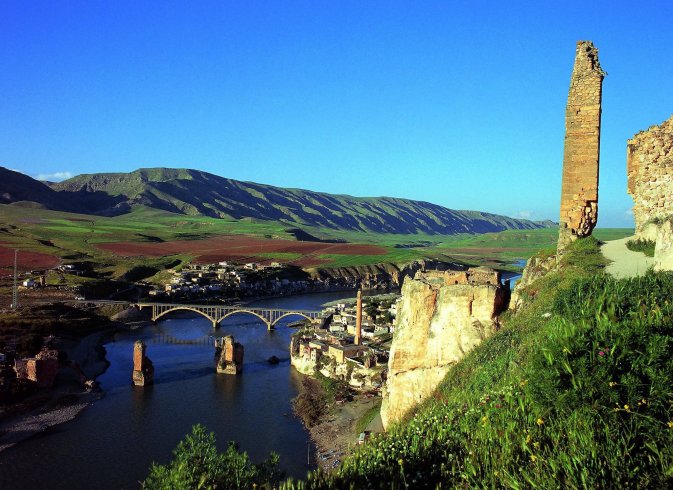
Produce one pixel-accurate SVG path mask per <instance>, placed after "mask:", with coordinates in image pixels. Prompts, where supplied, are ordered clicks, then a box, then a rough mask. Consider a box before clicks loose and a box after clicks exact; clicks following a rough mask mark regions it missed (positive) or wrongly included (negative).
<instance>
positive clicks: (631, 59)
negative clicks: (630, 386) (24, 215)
mask: <svg viewBox="0 0 673 490" xmlns="http://www.w3.org/2000/svg"><path fill="white" fill-rule="evenodd" d="M671 21H673V2H671V1H670V0H666V1H659V2H647V1H645V2H626V1H616V0H612V1H604V2H591V1H588V0H584V1H581V2H574V1H548V2H540V1H539V0H538V1H530V2H524V1H490V2H485V1H470V2H453V1H451V2H449V1H442V2H432V1H425V2H414V1H409V2H396V1H379V2H377V1H362V0H358V1H341V0H340V1H331V2H327V1H318V0H307V1H291V0H286V1H282V2H274V1H245V2H241V1H216V2H198V1H197V2H137V1H122V0H115V1H114V2H102V1H91V0H88V1H84V2H75V1H71V2H44V3H43V2H38V1H30V2H28V1H25V0H20V1H10V0H3V1H2V2H0V73H1V74H2V75H1V76H0V94H2V95H1V96H0V165H3V166H6V167H9V168H12V169H15V170H19V171H22V172H24V173H27V174H29V175H32V176H40V177H43V178H44V177H48V178H51V179H57V178H59V177H60V178H62V177H63V176H67V175H70V174H72V175H75V174H78V173H91V172H113V171H116V172H120V171H131V170H134V169H136V168H139V167H156V166H166V167H188V168H196V169H200V170H205V171H208V172H212V173H215V174H218V175H222V176H225V177H231V178H236V179H242V180H250V181H255V182H261V183H268V184H274V185H279V186H286V187H300V188H306V189H312V190H317V191H326V192H332V193H342V194H351V195H357V196H379V195H386V196H395V197H407V198H412V199H419V200H424V201H430V202H434V203H437V204H441V205H444V206H447V207H451V208H457V209H479V210H485V211H491V212H496V213H502V214H507V215H510V216H525V217H532V218H535V219H543V218H551V219H554V220H557V219H558V205H559V201H560V191H561V189H560V187H561V168H562V156H563V134H564V110H565V103H566V96H567V91H568V85H569V80H570V72H571V70H572V63H573V57H574V53H575V43H576V41H578V40H580V39H588V40H593V41H594V43H595V44H596V46H597V47H598V49H599V52H600V53H599V55H600V59H601V64H602V66H603V68H604V69H605V70H606V71H607V72H608V76H607V77H606V79H605V82H604V85H603V89H604V92H603V132H602V144H601V176H600V179H601V181H600V189H599V193H600V196H599V215H600V221H599V226H631V225H632V219H631V217H630V216H629V215H628V210H629V209H630V207H631V206H632V202H631V199H630V197H629V196H628V195H627V194H626V174H625V167H626V162H625V160H626V159H625V155H626V140H627V139H628V138H630V137H632V136H633V134H635V133H636V132H638V131H640V130H642V129H646V128H647V127H649V126H651V125H653V124H659V123H661V122H662V121H664V120H665V119H667V118H668V117H670V115H671V114H672V113H673V97H671V92H672V90H673V83H672V81H673V50H671V46H673V29H671Z"/></svg>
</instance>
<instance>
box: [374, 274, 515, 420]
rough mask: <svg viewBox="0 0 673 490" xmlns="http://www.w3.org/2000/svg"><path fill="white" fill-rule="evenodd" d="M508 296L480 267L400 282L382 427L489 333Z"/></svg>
mask: <svg viewBox="0 0 673 490" xmlns="http://www.w3.org/2000/svg"><path fill="white" fill-rule="evenodd" d="M471 271H472V274H470V272H471ZM462 274H466V276H465V280H464V281H463V280H462V277H463V276H462ZM508 295H509V291H508V289H506V288H505V287H504V286H501V285H500V278H499V274H498V273H496V272H495V271H491V270H487V269H483V268H480V269H478V270H474V269H471V270H470V271H468V272H467V273H461V275H456V274H451V273H447V274H430V273H428V274H423V273H419V274H417V275H416V277H415V278H414V279H413V280H411V279H407V280H406V281H405V282H404V286H403V287H402V300H401V303H400V305H399V307H398V316H397V320H396V327H395V336H394V338H393V344H392V348H391V350H390V359H389V361H388V380H387V383H386V388H385V391H384V397H383V404H382V406H381V419H382V421H383V425H384V427H388V426H390V424H392V423H394V422H396V421H398V420H400V419H401V418H402V417H403V416H404V415H405V414H406V413H407V412H409V411H410V410H412V409H413V408H414V407H415V406H416V405H418V404H419V403H420V402H422V401H423V400H425V399H426V398H428V397H429V396H430V395H431V394H432V393H433V392H434V391H435V389H436V388H437V386H438V385H439V383H440V382H441V380H442V379H443V378H444V376H445V375H446V373H447V371H448V370H449V369H450V367H451V366H452V365H453V364H455V363H456V362H458V361H459V360H460V359H462V358H463V356H465V354H466V353H467V352H469V351H470V350H471V349H472V348H474V347H475V346H476V345H479V344H480V343H481V342H482V341H483V340H484V339H485V338H487V337H488V336H490V335H491V334H492V333H493V332H495V330H496V329H497V321H496V317H497V315H498V314H499V313H500V312H501V311H503V309H504V308H506V304H507V299H508Z"/></svg>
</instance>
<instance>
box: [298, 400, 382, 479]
mask: <svg viewBox="0 0 673 490" xmlns="http://www.w3.org/2000/svg"><path fill="white" fill-rule="evenodd" d="M379 402H380V399H379V398H365V397H364V396H362V395H358V396H357V397H356V398H355V399H354V400H353V401H352V402H348V403H344V404H342V405H337V406H336V407H335V409H334V411H333V412H332V413H331V414H330V415H329V416H327V417H326V419H325V420H324V421H323V422H321V423H319V424H317V425H314V426H313V427H310V428H309V429H308V430H309V433H310V435H311V440H312V441H313V443H314V444H315V446H316V454H315V457H316V460H317V462H318V466H320V467H321V468H323V469H325V470H330V469H333V468H336V467H337V466H339V463H341V460H342V459H343V457H344V456H345V455H347V454H348V453H349V451H350V450H351V448H352V447H353V446H355V445H356V444H357V438H358V434H356V433H355V432H356V429H355V425H356V424H357V421H358V420H359V419H360V418H361V417H362V416H363V415H364V413H365V412H366V411H367V410H369V409H370V408H372V407H373V406H374V405H376V404H377V403H379ZM377 419H378V420H379V423H378V424H377ZM367 429H368V430H371V431H372V432H380V431H382V430H383V428H382V427H380V419H379V418H378V417H376V418H375V420H374V421H372V424H370V425H369V426H368V427H367Z"/></svg>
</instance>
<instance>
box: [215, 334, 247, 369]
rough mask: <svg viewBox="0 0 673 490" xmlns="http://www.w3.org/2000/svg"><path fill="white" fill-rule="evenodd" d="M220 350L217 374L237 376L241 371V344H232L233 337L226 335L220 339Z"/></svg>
mask: <svg viewBox="0 0 673 490" xmlns="http://www.w3.org/2000/svg"><path fill="white" fill-rule="evenodd" d="M222 341H223V343H222V350H221V351H220V358H219V359H218V361H217V372H218V374H238V373H240V372H241V371H242V370H243V352H244V348H243V345H242V344H239V343H238V342H234V337H233V336H231V335H227V336H226V337H223V339H222Z"/></svg>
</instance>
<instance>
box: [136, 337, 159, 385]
mask: <svg viewBox="0 0 673 490" xmlns="http://www.w3.org/2000/svg"><path fill="white" fill-rule="evenodd" d="M132 380H133V384H134V385H136V386H145V385H149V384H152V382H153V381H154V366H153V365H152V361H150V358H149V357H147V356H146V355H145V343H144V342H143V341H142V340H136V341H135V343H134V344H133V376H132Z"/></svg>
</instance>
